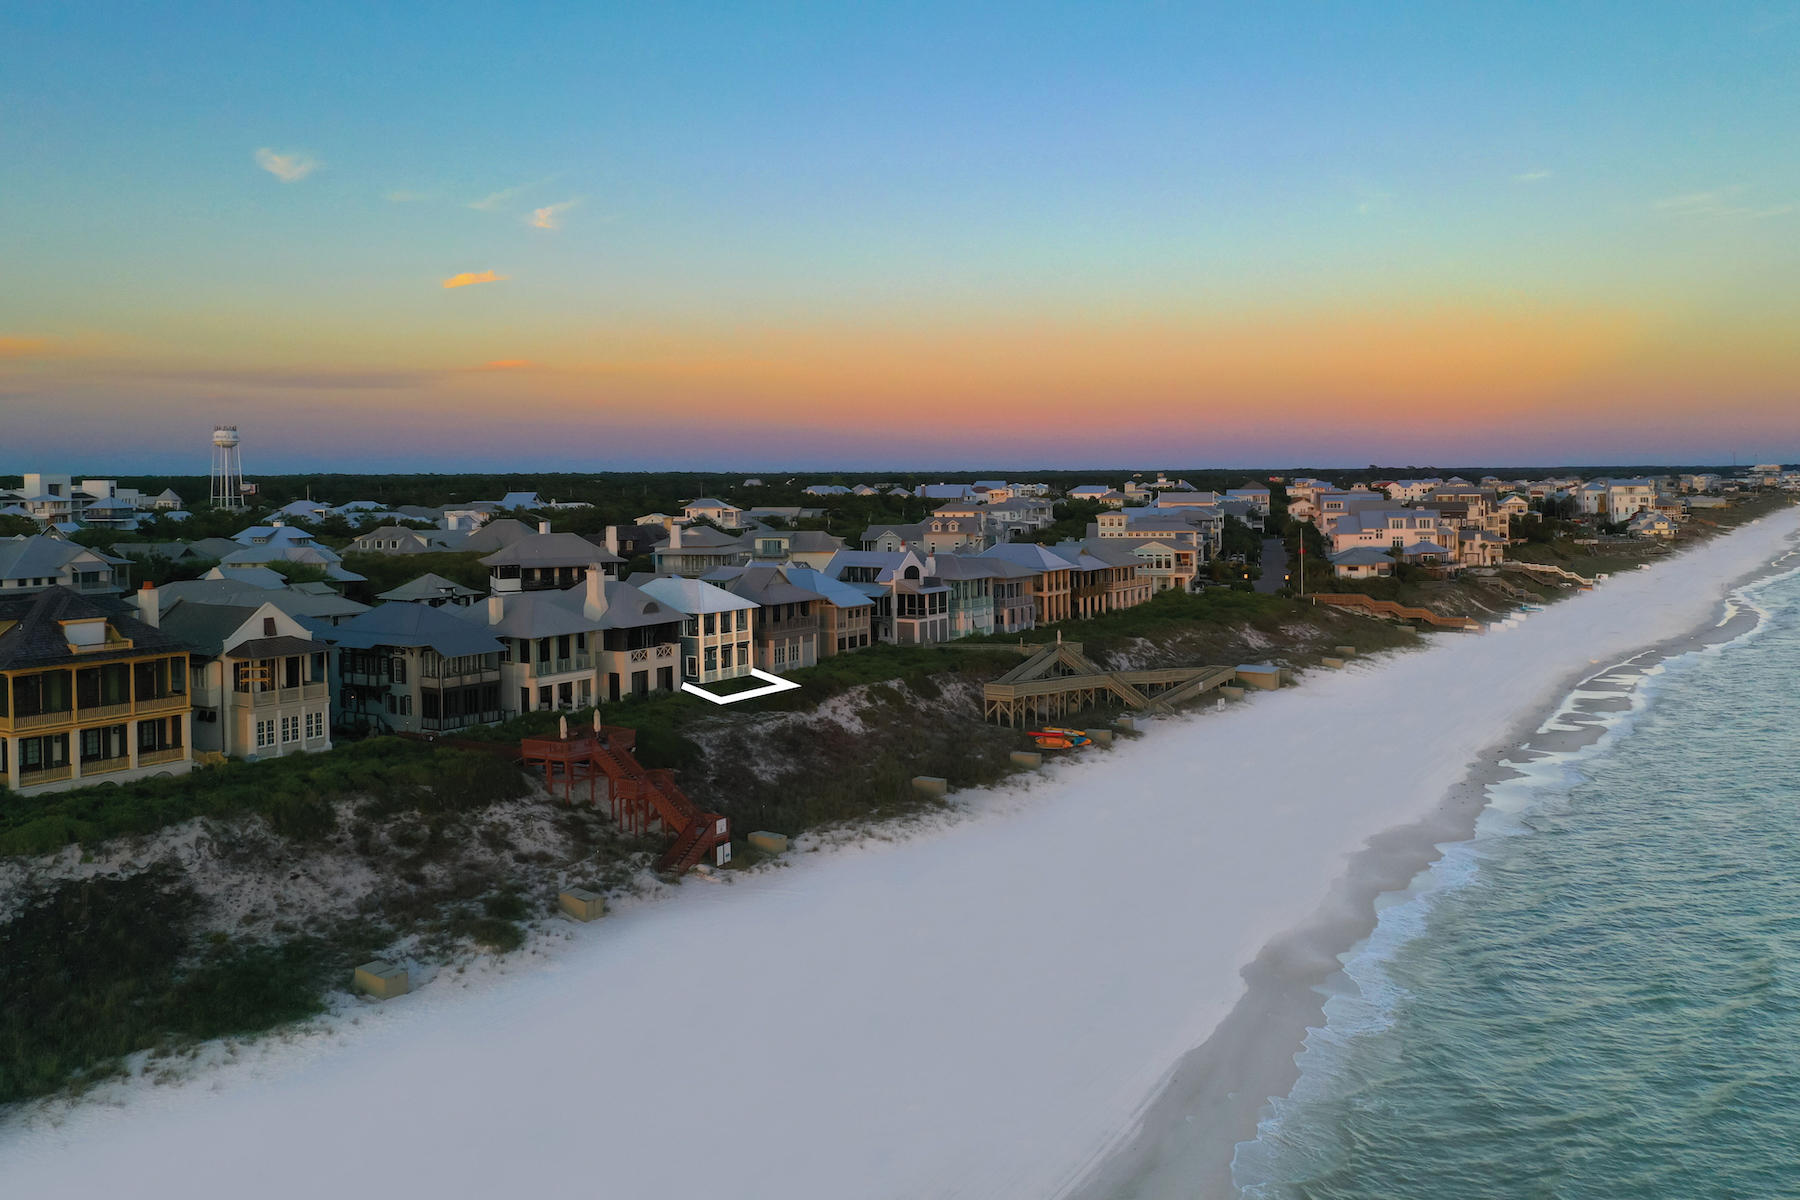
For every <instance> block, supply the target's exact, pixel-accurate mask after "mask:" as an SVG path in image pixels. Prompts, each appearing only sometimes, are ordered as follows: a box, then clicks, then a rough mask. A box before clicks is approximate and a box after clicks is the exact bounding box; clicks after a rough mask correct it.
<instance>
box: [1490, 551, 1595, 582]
mask: <svg viewBox="0 0 1800 1200" xmlns="http://www.w3.org/2000/svg"><path fill="white" fill-rule="evenodd" d="M1500 568H1501V569H1502V570H1505V571H1521V572H1524V573H1525V574H1527V575H1531V576H1533V577H1535V578H1539V579H1542V578H1546V577H1547V578H1549V579H1550V580H1552V581H1556V580H1562V581H1564V582H1567V583H1572V584H1574V585H1575V586H1576V587H1593V586H1594V581H1593V580H1592V579H1589V578H1587V577H1586V576H1583V575H1577V574H1576V573H1575V572H1573V571H1570V570H1568V569H1566V568H1563V567H1559V566H1556V565H1555V564H1554V563H1534V562H1520V561H1519V560H1518V559H1514V558H1509V559H1507V560H1506V561H1505V562H1503V563H1501V564H1500Z"/></svg>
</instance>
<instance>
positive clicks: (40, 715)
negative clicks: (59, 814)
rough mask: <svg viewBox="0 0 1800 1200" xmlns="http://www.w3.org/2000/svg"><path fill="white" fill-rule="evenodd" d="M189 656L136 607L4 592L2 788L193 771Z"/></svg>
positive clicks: (60, 594)
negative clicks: (145, 618) (141, 615)
mask: <svg viewBox="0 0 1800 1200" xmlns="http://www.w3.org/2000/svg"><path fill="white" fill-rule="evenodd" d="M188 677H189V671H188V651H187V648H186V647H185V646H184V645H182V643H181V642H180V641H179V640H178V639H176V638H174V637H172V636H170V635H169V634H167V633H164V632H163V631H162V630H161V629H159V628H158V627H157V626H156V624H155V623H154V622H151V621H145V620H143V619H141V617H140V615H139V614H138V612H137V611H136V610H135V609H134V608H132V607H131V606H129V605H127V604H126V603H125V602H123V601H121V600H119V599H117V598H115V597H107V596H95V595H83V594H82V593H80V592H77V591H75V590H73V589H71V588H66V587H48V588H41V589H36V590H33V591H29V592H19V593H0V781H4V782H5V784H6V786H7V787H9V788H11V789H12V790H13V791H16V792H25V793H30V792H36V791H53V790H59V789H63V788H70V787H78V786H80V785H81V784H83V783H86V782H95V781H100V780H112V781H118V782H122V781H125V780H129V779H142V778H145V777H147V776H151V775H162V774H177V773H180V772H184V771H187V770H189V769H191V768H192V766H193V750H192V744H193V743H192V724H191V722H192V703H191V700H190V697H189V693H188Z"/></svg>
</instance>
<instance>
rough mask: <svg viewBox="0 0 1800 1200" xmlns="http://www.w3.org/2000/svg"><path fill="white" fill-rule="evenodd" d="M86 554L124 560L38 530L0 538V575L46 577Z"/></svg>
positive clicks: (105, 559) (115, 561) (103, 559)
mask: <svg viewBox="0 0 1800 1200" xmlns="http://www.w3.org/2000/svg"><path fill="white" fill-rule="evenodd" d="M88 556H92V557H93V558H96V559H99V560H100V561H101V562H104V563H108V564H114V565H116V564H119V563H123V562H125V561H126V560H125V559H122V558H114V557H113V556H112V555H110V554H102V553H101V552H100V551H98V550H90V549H88V548H87V547H86V546H82V545H79V544H77V543H75V542H71V541H69V540H68V539H67V538H61V537H51V536H49V535H47V534H42V533H38V534H33V535H31V536H30V537H18V538H0V579H43V578H50V577H53V576H55V575H58V574H60V573H61V572H62V571H63V569H64V568H66V567H67V566H68V565H69V564H70V563H72V562H74V561H76V560H77V559H80V558H84V557H88Z"/></svg>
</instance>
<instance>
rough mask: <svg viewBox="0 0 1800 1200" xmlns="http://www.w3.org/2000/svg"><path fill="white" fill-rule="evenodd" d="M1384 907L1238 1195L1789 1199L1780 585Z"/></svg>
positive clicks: (1797, 1028)
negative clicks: (1749, 619) (1735, 628)
mask: <svg viewBox="0 0 1800 1200" xmlns="http://www.w3.org/2000/svg"><path fill="white" fill-rule="evenodd" d="M1750 595H1751V597H1752V598H1753V600H1754V605H1755V606H1756V607H1759V608H1761V609H1762V610H1764V612H1765V614H1766V615H1765V618H1764V620H1763V622H1762V624H1761V626H1760V627H1759V628H1758V629H1757V630H1756V631H1755V632H1753V633H1751V634H1749V635H1747V636H1745V637H1744V638H1741V639H1739V640H1738V641H1736V642H1733V643H1730V644H1727V645H1724V646H1720V647H1716V648H1714V649H1712V650H1710V651H1706V652H1701V653H1696V654H1690V655H1686V656H1683V657H1680V658H1677V659H1674V660H1671V661H1669V662H1667V663H1665V664H1663V665H1662V667H1661V669H1660V670H1659V671H1657V672H1656V673H1654V674H1653V675H1652V676H1651V677H1650V678H1648V679H1647V680H1646V681H1645V682H1644V683H1643V684H1641V685H1640V686H1639V687H1638V688H1637V689H1636V693H1637V695H1636V701H1635V703H1634V707H1633V711H1630V712H1625V713H1620V714H1616V715H1610V716H1609V720H1611V721H1612V722H1613V728H1612V729H1611V731H1610V732H1609V733H1608V735H1607V736H1606V738H1605V739H1603V740H1602V742H1601V743H1599V744H1598V745H1596V746H1594V747H1593V748H1592V749H1590V750H1588V751H1585V752H1582V753H1578V754H1575V755H1571V756H1565V757H1561V758H1553V759H1548V760H1543V761H1539V762H1536V763H1534V764H1533V765H1532V766H1531V767H1530V768H1529V769H1528V775H1527V777H1526V778H1524V779H1521V780H1518V781H1514V782H1512V783H1509V784H1506V785H1502V786H1500V787H1498V788H1497V789H1496V790H1495V791H1494V793H1493V807H1492V808H1490V810H1489V811H1488V812H1487V813H1486V814H1485V815H1484V816H1483V818H1482V821H1481V824H1480V828H1479V830H1478V832H1477V835H1476V837H1475V838H1474V839H1473V840H1472V841H1470V842H1468V843H1465V844H1462V845H1459V846H1455V847H1451V848H1450V849H1449V850H1448V851H1447V853H1446V855H1445V857H1444V858H1443V860H1442V861H1441V862H1440V863H1439V864H1438V865H1437V866H1436V867H1434V868H1433V869H1432V870H1431V871H1430V872H1428V873H1427V874H1426V876H1424V877H1422V878H1421V879H1420V880H1419V881H1417V882H1416V883H1415V886H1414V889H1413V891H1412V892H1410V893H1408V894H1407V895H1404V896H1399V897H1392V898H1390V903H1389V905H1388V907H1386V908H1385V909H1384V911H1383V913H1382V917H1381V920H1380V922H1379V924H1378V927H1377V929H1376V931H1375V933H1374V934H1373V935H1371V937H1370V939H1369V942H1368V944H1367V945H1366V946H1364V947H1360V948H1359V949H1358V950H1357V951H1355V952H1353V954H1352V955H1351V956H1350V957H1349V958H1348V959H1347V961H1346V973H1347V974H1348V975H1349V976H1350V977H1351V978H1352V979H1353V980H1354V981H1355V984H1354V986H1352V987H1350V988H1348V989H1347V994H1344V995H1338V996H1334V997H1333V998H1332V1000H1331V1001H1330V1002H1329V1003H1328V1004H1327V1009H1326V1011H1327V1025H1326V1028H1324V1029H1322V1030H1315V1031H1313V1033H1312V1034H1311V1035H1310V1036H1309V1038H1308V1043H1307V1049H1306V1050H1305V1052H1304V1053H1303V1055H1302V1057H1301V1060H1300V1064H1301V1072H1302V1073H1301V1078H1300V1081H1299V1083H1298V1084H1296V1086H1295V1089H1294V1092H1293V1093H1292V1094H1291V1096H1290V1097H1288V1098H1287V1099H1286V1100H1284V1101H1281V1102H1278V1103H1277V1104H1276V1106H1275V1108H1274V1113H1273V1116H1272V1117H1270V1118H1269V1119H1268V1120H1265V1122H1264V1123H1263V1127H1262V1130H1261V1131H1260V1135H1259V1137H1258V1138H1257V1140H1256V1141H1254V1142H1246V1143H1243V1144H1242V1145H1240V1146H1239V1148H1238V1153H1237V1158H1236V1161H1235V1163H1234V1173H1235V1177H1236V1181H1237V1183H1238V1185H1239V1186H1240V1188H1242V1189H1243V1193H1244V1195H1246V1196H1249V1197H1255V1198H1257V1200H1300V1198H1307V1200H1327V1198H1329V1200H1340V1198H1341V1200H1352V1198H1354V1200H1407V1198H1411V1197H1418V1198H1420V1200H1426V1198H1429V1200H1458V1198H1461V1197H1470V1198H1475V1197H1481V1198H1487V1197H1607V1198H1624V1197H1671V1198H1698V1197H1752V1196H1785V1197H1795V1196H1800V578H1782V579H1778V580H1775V581H1772V582H1770V583H1767V584H1764V585H1762V586H1761V587H1760V588H1759V589H1757V590H1756V591H1754V592H1752V593H1750Z"/></svg>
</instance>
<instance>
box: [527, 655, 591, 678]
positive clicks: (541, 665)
mask: <svg viewBox="0 0 1800 1200" xmlns="http://www.w3.org/2000/svg"><path fill="white" fill-rule="evenodd" d="M530 667H531V674H532V676H533V677H535V678H537V679H543V678H545V677H547V676H550V675H568V674H571V673H573V672H576V671H591V670H593V667H594V657H593V655H591V654H574V655H570V656H569V657H568V658H555V659H549V660H545V661H540V662H535V663H532V664H530Z"/></svg>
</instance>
